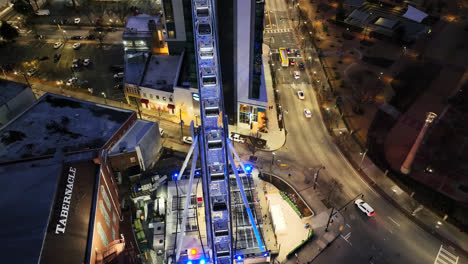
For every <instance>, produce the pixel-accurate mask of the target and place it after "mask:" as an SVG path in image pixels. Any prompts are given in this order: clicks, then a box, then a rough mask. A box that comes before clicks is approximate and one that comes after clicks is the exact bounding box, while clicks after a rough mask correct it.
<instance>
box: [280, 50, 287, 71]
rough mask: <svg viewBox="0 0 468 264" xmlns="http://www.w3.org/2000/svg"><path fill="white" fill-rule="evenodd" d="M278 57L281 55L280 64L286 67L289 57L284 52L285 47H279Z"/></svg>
mask: <svg viewBox="0 0 468 264" xmlns="http://www.w3.org/2000/svg"><path fill="white" fill-rule="evenodd" d="M279 52H280V57H281V66H283V67H288V66H289V59H288V55H287V53H286V48H279Z"/></svg>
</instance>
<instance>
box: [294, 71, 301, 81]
mask: <svg viewBox="0 0 468 264" xmlns="http://www.w3.org/2000/svg"><path fill="white" fill-rule="evenodd" d="M299 78H301V73H300V72H298V71H294V79H296V80H297V79H299Z"/></svg>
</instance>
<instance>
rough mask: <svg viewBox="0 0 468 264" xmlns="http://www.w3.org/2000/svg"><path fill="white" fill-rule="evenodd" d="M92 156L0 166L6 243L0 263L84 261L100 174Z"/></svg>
mask: <svg viewBox="0 0 468 264" xmlns="http://www.w3.org/2000/svg"><path fill="white" fill-rule="evenodd" d="M95 156H96V153H94V152H86V153H80V154H77V155H73V156H68V157H66V158H65V161H64V162H63V161H61V160H60V159H56V158H54V157H53V158H46V159H36V160H32V161H21V162H12V163H9V164H5V163H4V164H0V184H1V185H2V186H8V188H4V190H2V192H1V194H0V210H1V211H2V212H3V213H2V217H0V237H1V238H2V239H3V240H4V241H8V243H3V244H2V247H0V253H1V254H2V260H3V262H4V263H39V262H40V263H64V260H65V259H66V260H67V261H66V263H76V264H81V263H83V262H84V259H85V256H86V254H85V253H86V247H87V241H88V229H89V222H90V216H91V207H92V200H93V195H94V185H95V179H96V176H97V175H98V173H99V165H96V164H94V163H93V162H92V158H93V157H95ZM80 159H81V160H80ZM83 159H84V160H83ZM70 168H72V169H70ZM75 169H76V171H75ZM69 174H72V175H74V178H73V179H74V181H73V186H72V187H73V189H72V192H71V199H70V203H69V208H70V209H69V210H68V216H67V218H66V228H65V230H64V233H60V232H59V234H56V227H57V224H58V223H59V222H58V221H59V220H63V219H65V218H64V217H61V216H60V214H61V211H62V206H63V204H65V203H64V196H65V190H66V184H67V180H68V178H69ZM69 187H71V186H69ZM67 205H68V204H67Z"/></svg>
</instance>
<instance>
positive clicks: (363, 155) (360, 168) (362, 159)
mask: <svg viewBox="0 0 468 264" xmlns="http://www.w3.org/2000/svg"><path fill="white" fill-rule="evenodd" d="M367 151H368V149H366V151H364V153H362V152H360V153H359V155H361V156H362V158H361V162H360V163H359V169H358V171H360V170H362V162H363V161H364V158H365V157H366V154H367Z"/></svg>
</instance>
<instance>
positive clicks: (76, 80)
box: [67, 77, 78, 86]
mask: <svg viewBox="0 0 468 264" xmlns="http://www.w3.org/2000/svg"><path fill="white" fill-rule="evenodd" d="M76 82H78V78H76V77H72V78H70V79H68V80H67V85H68V86H70V85H72V84H75V83H76Z"/></svg>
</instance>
